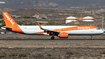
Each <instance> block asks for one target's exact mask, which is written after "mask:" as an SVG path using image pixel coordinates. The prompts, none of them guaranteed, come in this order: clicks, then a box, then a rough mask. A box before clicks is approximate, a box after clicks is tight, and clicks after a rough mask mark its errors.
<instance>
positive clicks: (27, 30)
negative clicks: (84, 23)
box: [19, 25, 104, 35]
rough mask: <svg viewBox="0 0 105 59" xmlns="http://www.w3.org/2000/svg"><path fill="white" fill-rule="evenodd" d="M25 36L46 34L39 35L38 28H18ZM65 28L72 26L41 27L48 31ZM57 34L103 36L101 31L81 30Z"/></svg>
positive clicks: (39, 30)
mask: <svg viewBox="0 0 105 59" xmlns="http://www.w3.org/2000/svg"><path fill="white" fill-rule="evenodd" d="M19 27H20V28H21V29H22V30H23V32H24V33H25V34H43V35H44V34H46V33H41V32H43V30H42V29H40V28H39V26H37V25H36V26H19ZM67 27H73V26H42V28H44V29H48V30H55V29H62V28H67ZM59 32H67V33H68V34H69V35H98V34H103V33H104V31H103V30H102V29H81V30H70V31H59Z"/></svg>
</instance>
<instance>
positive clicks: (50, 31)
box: [38, 23, 59, 36]
mask: <svg viewBox="0 0 105 59" xmlns="http://www.w3.org/2000/svg"><path fill="white" fill-rule="evenodd" d="M38 26H39V27H40V29H42V30H44V32H46V33H48V34H49V35H56V36H58V35H59V32H57V31H52V30H48V29H44V28H42V27H41V26H40V24H39V23H38Z"/></svg>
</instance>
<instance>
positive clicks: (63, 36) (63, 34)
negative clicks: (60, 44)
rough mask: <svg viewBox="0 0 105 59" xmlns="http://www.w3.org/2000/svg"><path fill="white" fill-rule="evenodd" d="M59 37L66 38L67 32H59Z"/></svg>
mask: <svg viewBox="0 0 105 59" xmlns="http://www.w3.org/2000/svg"><path fill="white" fill-rule="evenodd" d="M59 38H68V33H66V32H63V33H60V34H59Z"/></svg>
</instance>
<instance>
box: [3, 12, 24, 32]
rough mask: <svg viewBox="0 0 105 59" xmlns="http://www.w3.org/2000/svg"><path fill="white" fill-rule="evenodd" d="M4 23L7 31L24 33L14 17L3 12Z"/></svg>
mask: <svg viewBox="0 0 105 59" xmlns="http://www.w3.org/2000/svg"><path fill="white" fill-rule="evenodd" d="M3 16H4V21H5V25H6V28H7V29H10V31H13V32H19V33H24V32H23V31H22V29H21V28H20V27H19V26H18V24H17V23H16V22H15V21H14V20H13V19H12V17H11V16H10V15H9V14H8V13H7V12H3Z"/></svg>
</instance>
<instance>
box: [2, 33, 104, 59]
mask: <svg viewBox="0 0 105 59" xmlns="http://www.w3.org/2000/svg"><path fill="white" fill-rule="evenodd" d="M0 38H1V39H2V40H0V51H3V52H5V53H6V55H5V57H0V58H3V59H7V58H8V59H14V58H15V59H105V40H104V35H102V36H93V38H94V39H93V40H90V38H91V37H90V36H69V38H68V39H59V38H57V37H55V38H56V39H55V40H50V39H49V38H50V36H38V35H21V34H14V35H13V34H10V35H8V34H6V35H5V34H4V35H0ZM100 38H101V40H98V39H100ZM11 52H13V53H18V55H17V56H12V57H11V55H9V54H11ZM13 53H12V54H13ZM19 53H26V55H27V56H25V57H19Z"/></svg>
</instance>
